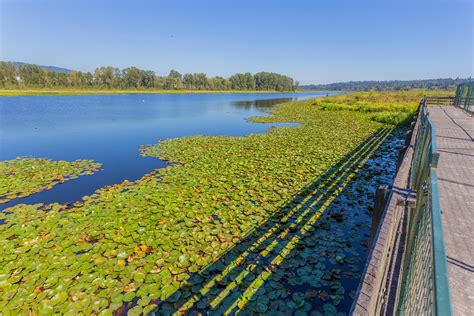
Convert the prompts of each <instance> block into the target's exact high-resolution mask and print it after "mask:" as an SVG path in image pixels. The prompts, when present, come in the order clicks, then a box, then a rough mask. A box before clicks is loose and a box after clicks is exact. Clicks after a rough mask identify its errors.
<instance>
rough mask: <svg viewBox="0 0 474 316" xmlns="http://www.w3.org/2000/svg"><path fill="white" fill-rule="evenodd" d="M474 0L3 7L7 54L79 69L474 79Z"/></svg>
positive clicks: (305, 78) (224, 0) (1, 49)
mask: <svg viewBox="0 0 474 316" xmlns="http://www.w3.org/2000/svg"><path fill="white" fill-rule="evenodd" d="M473 2H474V1H472V0H411V1H409V0H398V1H395V0H393V1H391V0H386V1H384V0H372V1H356V0H353V1H349V0H346V1H339V0H333V1H316V0H313V1H298V0H293V1H278V0H273V1H264V0H260V1H259V0H254V1H236V0H235V1H230V0H221V1H209V0H207V1H206V0H202V1H201V0H194V1H181V0H175V1H139V0H138V1H132V0H129V1H124V0H115V1H108V0H103V1H101V0H82V1H73V0H55V1H47V0H31V1H26V0H0V11H1V12H0V19H1V21H0V45H1V46H0V59H1V60H8V61H23V62H29V63H37V64H42V65H55V66H60V67H66V68H71V69H76V70H81V71H93V70H94V69H95V68H96V67H97V66H102V65H111V66H116V67H120V68H123V67H127V66H131V65H134V66H137V67H139V68H142V69H147V70H154V71H155V72H157V73H158V74H167V73H168V72H169V70H170V69H176V70H178V71H180V72H181V73H186V72H205V73H207V74H208V75H211V76H213V75H221V76H225V77H227V76H229V75H231V74H233V73H235V72H247V71H248V72H252V73H255V72H258V71H274V72H279V73H283V74H287V75H290V76H292V77H293V78H295V79H297V80H299V81H300V82H301V83H305V84H306V83H329V82H337V81H350V80H389V79H426V78H441V77H442V78H445V77H469V76H473V72H474V66H473V63H474V62H473V55H474V49H473V45H474V39H473V37H474V34H473V33H474V31H473V27H474V23H473V15H474V13H473Z"/></svg>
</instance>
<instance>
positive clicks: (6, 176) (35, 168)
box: [0, 157, 102, 204]
mask: <svg viewBox="0 0 474 316" xmlns="http://www.w3.org/2000/svg"><path fill="white" fill-rule="evenodd" d="M101 166H102V165H101V164H100V163H96V162H93V161H92V160H76V161H72V162H68V161H62V160H61V161H53V160H49V159H45V158H21V157H19V158H16V159H13V160H6V161H0V204H1V203H6V202H9V201H11V200H13V199H16V198H21V197H26V196H28V195H31V194H34V193H37V192H40V191H43V190H47V189H51V188H52V187H53V186H55V185H57V184H59V183H63V182H64V181H67V180H70V179H74V178H77V177H79V176H82V175H90V174H92V173H94V172H96V171H97V170H99V169H100V168H101Z"/></svg>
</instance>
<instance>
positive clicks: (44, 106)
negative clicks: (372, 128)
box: [0, 92, 327, 209]
mask: <svg viewBox="0 0 474 316" xmlns="http://www.w3.org/2000/svg"><path fill="white" fill-rule="evenodd" d="M326 95H327V93H326V92H318V93H313V92H312V93H277V94H276V93H271V94H261V93H258V94H130V95H94V96H47V97H46V96H41V97H1V98H0V160H9V159H14V158H16V157H21V156H31V157H41V158H49V159H53V160H68V161H73V160H77V159H93V160H95V161H96V162H100V163H102V164H103V170H101V171H99V172H97V173H95V174H94V175H91V176H82V177H79V178H78V179H74V180H69V181H66V182H65V183H64V184H60V185H57V186H55V187H54V188H53V189H51V190H47V191H43V192H40V193H37V194H34V195H31V196H29V197H26V198H23V199H16V200H14V201H11V202H10V203H5V204H1V205H0V209H5V208H7V207H10V206H13V205H15V204H18V203H28V204H32V203H51V202H60V203H65V202H74V201H77V200H79V199H81V197H82V196H84V195H89V194H91V193H93V192H94V191H95V190H97V189H99V188H101V187H103V186H105V185H110V184H114V183H120V182H122V181H123V180H126V179H127V180H129V181H134V180H137V179H139V178H140V177H141V176H143V175H144V174H146V173H148V172H150V171H152V170H154V169H156V168H162V167H165V166H166V165H167V163H166V162H165V161H161V160H159V159H157V158H154V157H143V156H141V155H140V154H139V146H140V145H142V144H154V143H156V142H157V141H159V140H162V139H167V138H174V137H182V136H191V135H197V134H201V135H231V136H241V135H247V134H250V133H262V132H265V131H266V130H267V128H268V127H269V126H278V125H281V124H278V123H272V124H260V123H251V122H247V121H246V120H245V119H246V118H249V117H253V116H257V115H265V113H264V112H263V110H264V109H265V108H268V107H271V106H273V105H275V104H278V103H283V102H288V101H291V100H300V99H306V98H314V97H321V96H326Z"/></svg>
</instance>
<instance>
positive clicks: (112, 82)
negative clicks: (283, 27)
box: [0, 62, 298, 91]
mask: <svg viewBox="0 0 474 316" xmlns="http://www.w3.org/2000/svg"><path fill="white" fill-rule="evenodd" d="M297 85H298V82H297V81H294V80H293V78H290V77H288V76H285V75H281V74H277V73H273V72H259V73H256V74H254V75H252V74H251V73H248V72H247V73H237V74H234V75H232V76H230V77H229V78H223V77H219V76H216V77H208V76H207V75H206V74H205V73H186V74H184V75H183V74H181V73H179V72H178V71H176V70H171V71H170V72H169V74H168V76H159V75H157V74H156V73H155V72H154V71H151V70H142V69H139V68H137V67H128V68H125V69H119V68H114V67H111V66H107V67H99V68H97V69H95V71H94V73H91V72H80V71H69V72H57V71H50V70H45V69H44V68H43V67H41V66H38V65H33V64H23V63H17V64H13V63H9V62H0V87H4V88H105V89H111V88H113V89H163V90H184V89H186V90H262V91H293V90H295V89H296V88H297Z"/></svg>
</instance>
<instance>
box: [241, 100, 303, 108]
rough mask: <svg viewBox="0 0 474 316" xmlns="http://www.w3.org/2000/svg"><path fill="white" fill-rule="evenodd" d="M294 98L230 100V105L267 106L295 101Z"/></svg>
mask: <svg viewBox="0 0 474 316" xmlns="http://www.w3.org/2000/svg"><path fill="white" fill-rule="evenodd" d="M295 100H296V98H275V99H266V100H252V101H235V102H232V105H233V106H235V107H238V108H246V109H250V108H257V109H259V108H268V107H271V106H273V105H276V104H280V103H286V102H290V101H295Z"/></svg>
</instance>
